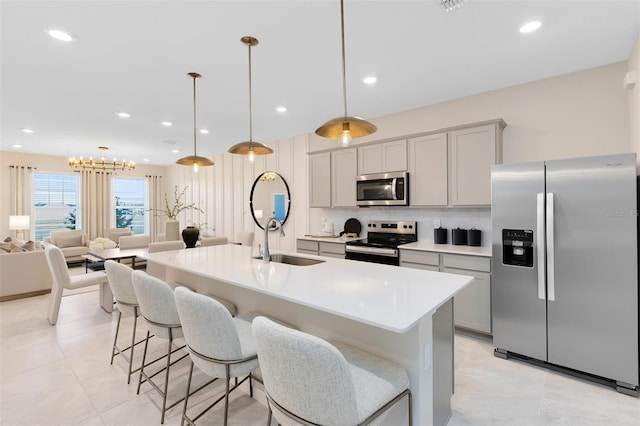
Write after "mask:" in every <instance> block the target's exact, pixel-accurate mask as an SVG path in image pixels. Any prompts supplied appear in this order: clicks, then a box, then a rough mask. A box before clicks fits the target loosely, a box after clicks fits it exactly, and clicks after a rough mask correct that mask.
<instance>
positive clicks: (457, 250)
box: [398, 241, 492, 257]
mask: <svg viewBox="0 0 640 426" xmlns="http://www.w3.org/2000/svg"><path fill="white" fill-rule="evenodd" d="M398 248H399V249H406V250H416V251H433V252H437V253H446V254H464V255H469V256H480V257H492V250H491V246H480V247H474V246H454V245H453V244H434V243H433V242H430V241H417V242H415V243H408V244H402V245H401V246H399V247H398Z"/></svg>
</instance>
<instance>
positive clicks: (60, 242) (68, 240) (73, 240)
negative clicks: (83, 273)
mask: <svg viewBox="0 0 640 426" xmlns="http://www.w3.org/2000/svg"><path fill="white" fill-rule="evenodd" d="M55 245H57V246H58V247H60V248H65V247H77V246H81V245H82V235H78V236H77V237H58V238H56V244H55Z"/></svg>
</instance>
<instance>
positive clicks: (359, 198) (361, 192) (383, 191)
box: [356, 172, 409, 207]
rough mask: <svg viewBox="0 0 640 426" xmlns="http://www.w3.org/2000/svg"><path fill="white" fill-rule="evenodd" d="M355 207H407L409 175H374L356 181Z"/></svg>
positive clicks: (358, 178) (399, 173) (363, 176)
mask: <svg viewBox="0 0 640 426" xmlns="http://www.w3.org/2000/svg"><path fill="white" fill-rule="evenodd" d="M356 205H357V206H360V207H368V206H408V205H409V173H407V172H393V173H376V174H370V175H360V176H358V177H357V179H356Z"/></svg>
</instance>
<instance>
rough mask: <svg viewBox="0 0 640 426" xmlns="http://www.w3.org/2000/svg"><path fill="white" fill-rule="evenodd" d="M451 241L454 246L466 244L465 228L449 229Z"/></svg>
mask: <svg viewBox="0 0 640 426" xmlns="http://www.w3.org/2000/svg"><path fill="white" fill-rule="evenodd" d="M451 242H452V243H453V245H454V246H466V245H467V230H466V229H460V228H456V229H452V230H451Z"/></svg>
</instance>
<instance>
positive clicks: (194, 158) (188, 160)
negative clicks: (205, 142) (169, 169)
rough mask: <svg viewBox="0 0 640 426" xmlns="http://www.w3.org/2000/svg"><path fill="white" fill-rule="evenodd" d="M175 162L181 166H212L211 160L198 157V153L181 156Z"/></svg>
mask: <svg viewBox="0 0 640 426" xmlns="http://www.w3.org/2000/svg"><path fill="white" fill-rule="evenodd" d="M176 164H180V165H181V166H194V165H196V166H199V167H200V166H213V161H211V160H209V159H208V158H207V157H200V156H199V155H189V156H188V157H182V158H181V159H179V160H178V161H176Z"/></svg>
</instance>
